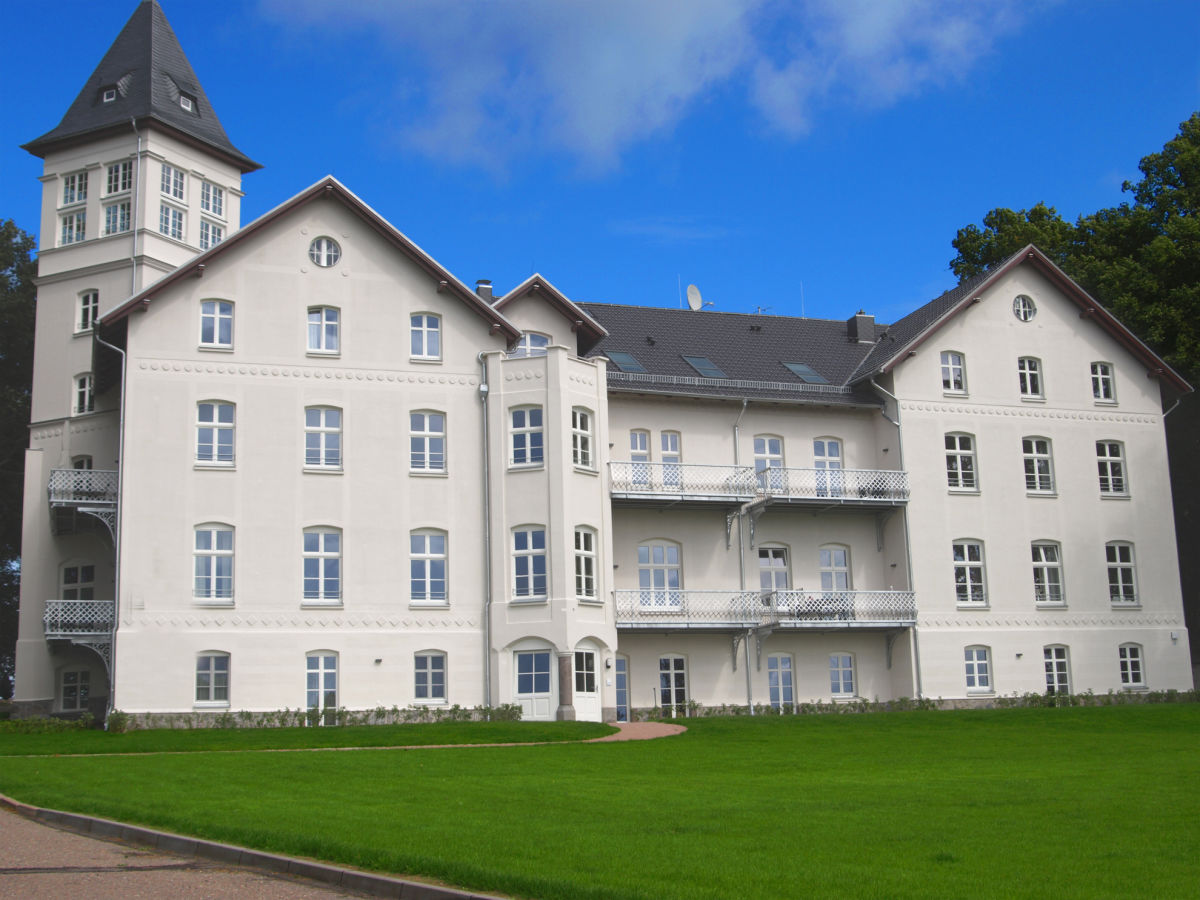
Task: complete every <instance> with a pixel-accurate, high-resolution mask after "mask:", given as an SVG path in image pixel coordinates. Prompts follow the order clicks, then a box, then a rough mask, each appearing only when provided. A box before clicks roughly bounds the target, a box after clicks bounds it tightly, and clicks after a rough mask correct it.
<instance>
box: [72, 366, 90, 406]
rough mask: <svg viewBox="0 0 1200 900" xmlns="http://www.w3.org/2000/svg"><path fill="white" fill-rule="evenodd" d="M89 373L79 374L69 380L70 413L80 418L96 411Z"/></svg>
mask: <svg viewBox="0 0 1200 900" xmlns="http://www.w3.org/2000/svg"><path fill="white" fill-rule="evenodd" d="M93 385H94V382H93V380H92V373H91V372H81V373H80V374H78V375H76V376H75V377H74V378H73V379H72V380H71V390H72V394H71V413H72V414H73V415H76V416H81V415H83V414H84V413H90V412H93V411H94V410H95V409H96V397H95V394H94V392H93Z"/></svg>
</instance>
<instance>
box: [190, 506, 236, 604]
mask: <svg viewBox="0 0 1200 900" xmlns="http://www.w3.org/2000/svg"><path fill="white" fill-rule="evenodd" d="M194 538H195V544H194V546H195V552H194V556H193V560H194V564H195V565H194V578H193V588H192V596H193V597H194V598H195V599H197V600H204V601H208V602H211V603H229V604H232V603H233V526H232V525H226V524H223V523H220V522H210V523H208V524H205V525H197V526H196V528H195V536H194Z"/></svg>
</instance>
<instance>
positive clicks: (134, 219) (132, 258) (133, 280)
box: [106, 117, 142, 346]
mask: <svg viewBox="0 0 1200 900" xmlns="http://www.w3.org/2000/svg"><path fill="white" fill-rule="evenodd" d="M129 125H130V127H132V128H133V133H134V134H136V135H137V156H135V157H134V158H133V209H132V210H130V219H131V221H130V223H129V224H130V227H131V228H132V229H133V241H132V242H131V243H130V245H129V295H130V296H131V297H132V296H133V295H134V294H136V293H137V242H138V209H139V206H138V202H139V200H138V198H139V196H140V194H141V181H142V133H141V132H140V131H138V127H137V119H134V118H133V117H130V119H129ZM106 346H109V345H106Z"/></svg>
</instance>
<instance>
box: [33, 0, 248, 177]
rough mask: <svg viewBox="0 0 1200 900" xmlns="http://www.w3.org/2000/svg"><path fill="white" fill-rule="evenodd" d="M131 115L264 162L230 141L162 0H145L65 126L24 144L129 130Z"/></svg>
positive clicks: (52, 144)
mask: <svg viewBox="0 0 1200 900" xmlns="http://www.w3.org/2000/svg"><path fill="white" fill-rule="evenodd" d="M106 98H107V99H106ZM189 107H190V108H189ZM131 119H132V120H134V121H135V122H136V123H137V125H138V126H139V127H140V126H141V125H143V124H144V123H146V122H147V121H152V122H153V123H154V124H156V125H158V126H159V127H162V128H165V129H166V130H167V131H170V132H172V133H174V134H175V135H176V136H178V137H182V138H183V139H184V140H187V141H189V142H192V143H196V144H199V145H201V146H203V147H205V148H206V149H208V150H209V151H212V152H216V153H218V154H220V155H221V156H223V157H225V158H226V159H227V160H229V161H230V162H231V163H233V164H234V165H236V166H238V167H239V168H240V169H241V170H242V171H243V172H251V171H254V170H255V169H260V168H262V166H261V165H259V164H258V163H256V162H255V161H254V160H252V159H250V158H249V157H248V156H246V155H245V154H244V153H242V152H241V151H240V150H238V149H237V147H235V146H234V145H233V144H232V143H231V142H230V140H229V137H228V136H227V135H226V134H225V129H224V128H222V127H221V122H220V120H219V119H217V114H216V112H215V111H214V110H213V108H212V104H211V103H209V102H208V96H207V95H206V94H205V93H204V88H203V86H202V85H201V84H200V80H199V79H198V78H197V77H196V73H195V72H194V71H192V66H191V63H189V62H188V59H187V56H186V55H185V54H184V52H183V48H182V47H180V46H179V39H178V38H176V37H175V32H174V31H173V30H172V29H171V24H170V23H169V22H168V21H167V17H166V14H165V13H163V11H162V7H160V6H159V5H158V2H157V0H142V2H141V3H140V4H138V8H137V9H136V10H134V13H133V15H132V16H130V18H129V21H128V22H126V23H125V27H124V28H122V29H121V33H120V34H118V35H117V39H116V40H115V41H113V43H112V46H111V47H109V48H108V52H107V53H105V54H104V58H103V59H102V60H100V64H99V65H98V66H96V69H95V71H94V72H92V74H91V77H90V78H88V80H87V82H86V83H85V84H84V86H83V90H81V91H80V92H79V96H78V97H76V98H75V102H74V103H72V104H71V106H70V108H69V109H68V110H67V113H66V115H64V116H63V118H62V121H61V122H59V123H58V126H57V127H56V128H54V129H53V130H51V131H48V132H46V133H45V134H43V135H42V136H41V137H39V138H36V139H35V140H32V141H30V142H29V143H28V144H24V145H22V148H23V149H25V150H28V151H29V152H30V153H32V154H33V155H34V156H39V157H43V158H44V157H45V156H46V154H47V153H49V152H51V151H52V150H55V149H58V148H60V147H66V146H70V145H72V144H77V143H81V142H83V141H90V140H94V139H96V138H97V137H100V136H102V135H104V134H105V133H109V132H113V131H117V130H128V129H129V127H130V120H131Z"/></svg>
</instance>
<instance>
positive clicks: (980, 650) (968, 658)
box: [963, 647, 992, 693]
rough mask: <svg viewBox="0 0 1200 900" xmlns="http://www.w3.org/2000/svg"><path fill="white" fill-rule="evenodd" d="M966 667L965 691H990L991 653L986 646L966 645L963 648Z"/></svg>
mask: <svg viewBox="0 0 1200 900" xmlns="http://www.w3.org/2000/svg"><path fill="white" fill-rule="evenodd" d="M963 659H964V664H965V667H966V676H967V693H971V692H975V693H991V690H992V655H991V650H989V649H988V648H987V647H966V648H965V649H964V650H963Z"/></svg>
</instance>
